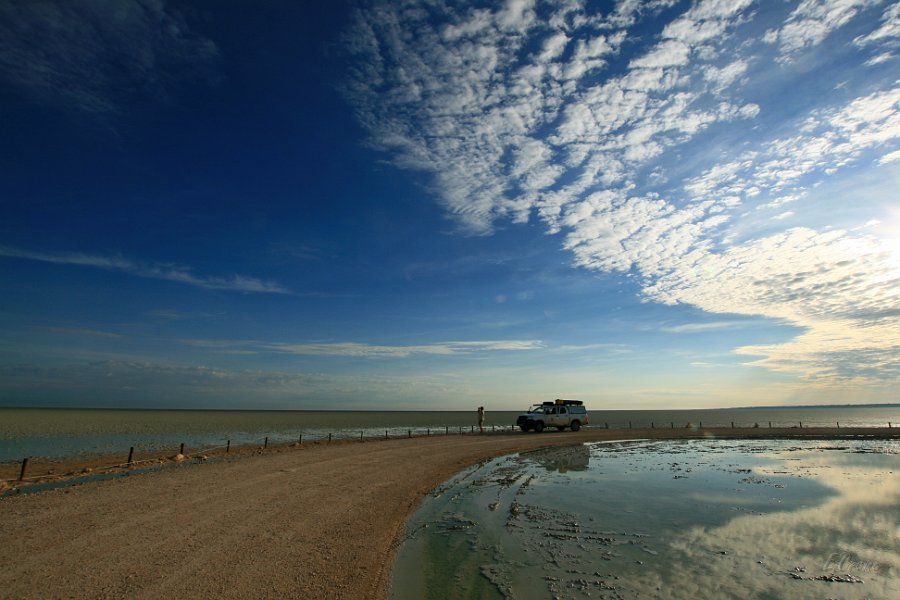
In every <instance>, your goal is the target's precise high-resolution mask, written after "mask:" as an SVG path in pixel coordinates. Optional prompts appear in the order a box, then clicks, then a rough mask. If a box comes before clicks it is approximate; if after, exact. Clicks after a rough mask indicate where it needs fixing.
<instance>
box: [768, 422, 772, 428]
mask: <svg viewBox="0 0 900 600" xmlns="http://www.w3.org/2000/svg"><path fill="white" fill-rule="evenodd" d="M769 429H772V421H769Z"/></svg>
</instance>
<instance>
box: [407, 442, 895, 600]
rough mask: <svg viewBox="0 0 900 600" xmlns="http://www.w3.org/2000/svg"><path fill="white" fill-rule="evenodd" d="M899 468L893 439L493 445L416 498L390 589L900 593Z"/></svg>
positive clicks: (530, 595)
mask: <svg viewBox="0 0 900 600" xmlns="http://www.w3.org/2000/svg"><path fill="white" fill-rule="evenodd" d="M898 470H900V443H898V442H896V441H858V440H839V441H832V442H821V441H818V442H808V441H796V440H789V441H783V442H782V441H775V442H771V441H766V442H759V441H724V440H712V441H671V442H652V443H649V442H634V443H617V444H593V445H584V446H575V447H570V448H556V449H549V450H543V451H538V452H532V453H527V454H522V455H515V456H510V457H504V458H501V459H497V460H494V461H490V462H488V463H485V464H483V465H481V466H479V467H477V468H474V469H471V470H468V471H466V472H464V473H462V474H461V475H459V476H458V477H456V478H454V479H453V480H451V481H449V482H447V483H446V484H445V485H443V486H441V488H439V489H438V490H437V491H436V492H435V493H434V494H433V496H432V497H430V498H429V499H428V500H426V502H425V503H424V505H423V507H422V508H421V509H420V511H419V512H418V513H417V514H416V515H415V516H414V518H413V519H412V520H411V522H410V523H409V529H408V539H407V540H406V541H405V542H404V544H403V546H402V547H401V549H400V552H399V555H398V559H397V563H396V567H395V572H394V580H393V587H392V596H391V597H392V599H393V600H405V599H411V598H435V599H437V598H467V599H468V598H480V599H493V598H498V599H499V598H515V599H521V600H531V599H538V598H541V599H545V598H618V599H631V598H810V599H813V598H815V599H818V600H821V599H824V598H842V599H845V600H846V599H852V598H860V599H862V598H900V521H898V517H900V477H898V476H897V471H898ZM828 578H832V579H840V580H838V581H828V580H827V579H828Z"/></svg>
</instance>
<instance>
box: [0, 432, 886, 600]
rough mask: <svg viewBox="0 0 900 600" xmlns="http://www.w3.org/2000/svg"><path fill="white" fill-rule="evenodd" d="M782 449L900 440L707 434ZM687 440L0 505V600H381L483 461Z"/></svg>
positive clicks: (497, 438)
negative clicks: (424, 507) (423, 511)
mask: <svg viewBox="0 0 900 600" xmlns="http://www.w3.org/2000/svg"><path fill="white" fill-rule="evenodd" d="M705 433H706V435H716V436H735V435H738V436H753V437H788V436H792V435H802V436H829V435H848V434H853V433H861V434H866V435H878V436H881V437H900V436H898V435H897V434H900V430H898V429H894V430H888V429H865V430H850V429H840V430H837V429H835V430H817V429H803V430H794V429H792V430H752V429H746V430H730V429H729V430H713V431H707V432H705ZM691 435H693V436H696V435H697V432H696V431H692V430H683V429H682V430H678V429H675V430H671V429H670V430H664V429H656V430H642V431H637V430H603V429H588V430H582V431H580V432H578V433H572V432H561V433H558V432H552V433H547V432H545V433H543V434H540V435H538V434H522V433H518V432H516V433H503V434H486V435H477V434H476V435H462V436H460V435H449V436H431V437H419V438H413V439H394V440H380V441H374V440H373V441H366V442H343V443H334V444H325V443H320V444H304V445H303V446H301V447H282V448H274V449H269V450H267V451H265V452H262V453H260V454H258V455H255V456H251V457H246V456H245V457H243V458H235V459H231V460H223V461H218V462H208V463H205V464H198V465H195V466H190V467H187V468H177V469H167V470H161V471H158V472H153V473H149V474H144V475H139V476H133V477H127V478H121V479H116V480H112V481H102V482H93V483H88V484H85V485H79V486H74V487H68V488H64V489H59V490H53V491H48V492H41V493H36V494H29V495H21V496H13V497H7V498H3V499H0V597H2V598H42V599H44V598H125V597H127V598H154V599H156V598H304V599H306V598H315V599H318V598H346V599H354V600H355V599H362V598H372V599H375V598H378V599H380V598H385V597H387V595H388V591H389V586H390V576H391V566H392V562H393V558H394V554H395V550H396V548H397V547H398V546H399V544H400V543H401V542H402V537H403V533H404V524H405V522H406V520H407V518H408V517H409V516H410V515H411V514H412V513H413V512H414V511H415V509H416V508H417V506H418V505H419V503H420V501H421V500H422V498H423V497H424V496H425V495H426V494H427V493H428V492H429V491H431V490H432V489H434V488H435V487H436V486H437V485H438V484H440V483H441V482H443V481H445V480H446V479H447V478H449V477H450V476H451V475H453V474H454V473H456V472H458V471H460V470H461V469H463V468H465V467H467V466H469V465H472V464H476V463H478V462H479V461H482V460H485V459H487V458H490V457H494V456H498V455H502V454H508V453H512V452H518V451H523V450H529V449H534V448H539V447H545V446H551V445H563V444H575V443H582V442H589V441H598V440H612V439H635V438H648V437H669V438H670V437H683V436H691Z"/></svg>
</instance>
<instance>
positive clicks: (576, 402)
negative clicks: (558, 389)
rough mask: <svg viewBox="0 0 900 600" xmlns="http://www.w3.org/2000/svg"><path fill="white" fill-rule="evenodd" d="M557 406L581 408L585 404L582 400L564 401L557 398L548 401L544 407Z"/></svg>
mask: <svg viewBox="0 0 900 600" xmlns="http://www.w3.org/2000/svg"><path fill="white" fill-rule="evenodd" d="M554 404H556V405H565V406H581V405H582V404H584V402H582V401H581V400H563V399H562V398H557V399H556V400H547V401H546V402H544V403H543V405H544V406H553V405H554Z"/></svg>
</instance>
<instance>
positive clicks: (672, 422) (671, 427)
mask: <svg viewBox="0 0 900 600" xmlns="http://www.w3.org/2000/svg"><path fill="white" fill-rule="evenodd" d="M669 429H675V421H669Z"/></svg>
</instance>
